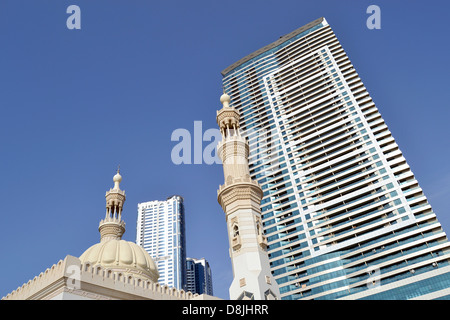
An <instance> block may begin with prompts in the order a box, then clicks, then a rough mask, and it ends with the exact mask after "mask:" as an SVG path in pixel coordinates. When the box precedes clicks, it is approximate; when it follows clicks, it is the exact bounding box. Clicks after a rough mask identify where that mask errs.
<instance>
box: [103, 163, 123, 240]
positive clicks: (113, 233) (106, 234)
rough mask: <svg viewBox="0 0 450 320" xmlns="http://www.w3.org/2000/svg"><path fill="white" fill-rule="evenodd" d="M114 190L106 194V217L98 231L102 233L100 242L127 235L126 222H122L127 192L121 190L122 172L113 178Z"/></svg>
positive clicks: (118, 171) (118, 238)
mask: <svg viewBox="0 0 450 320" xmlns="http://www.w3.org/2000/svg"><path fill="white" fill-rule="evenodd" d="M113 181H114V188H112V189H110V190H109V191H108V192H106V195H105V198H106V216H105V219H103V220H101V221H100V225H99V227H98V231H100V241H101V242H104V241H108V240H113V239H114V240H120V239H121V238H122V235H123V234H124V233H125V222H124V221H123V220H122V209H123V204H124V203H125V191H123V190H120V187H119V184H120V182H121V181H122V176H121V175H120V170H119V169H117V174H116V175H115V176H114V177H113Z"/></svg>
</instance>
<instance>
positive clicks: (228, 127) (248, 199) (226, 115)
mask: <svg viewBox="0 0 450 320" xmlns="http://www.w3.org/2000/svg"><path fill="white" fill-rule="evenodd" d="M220 102H222V104H223V107H222V109H221V110H220V111H217V124H218V125H219V127H220V132H221V133H222V141H221V142H219V144H218V145H217V151H218V154H219V156H220V158H221V159H222V163H223V172H224V178H225V184H223V185H221V186H220V187H219V190H218V192H217V193H218V196H217V198H218V201H219V203H220V205H221V206H222V209H223V211H224V212H225V218H226V221H227V227H228V237H229V242H230V257H231V262H232V266H233V282H232V283H231V286H230V299H231V300H241V299H242V300H247V299H255V300H272V299H280V293H279V289H278V284H277V283H276V281H275V279H274V278H273V276H272V274H271V272H270V264H269V257H268V255H267V239H266V237H265V236H264V234H263V229H262V221H261V208H260V203H261V199H262V196H263V192H262V189H261V187H260V186H259V184H258V183H257V182H256V181H253V180H252V179H251V178H250V171H249V167H248V153H249V147H248V144H247V141H246V140H245V138H244V137H242V136H241V134H240V132H239V112H238V111H237V110H235V109H234V108H232V107H230V106H229V103H230V97H229V96H228V95H227V94H226V93H224V94H223V95H222V96H221V97H220Z"/></svg>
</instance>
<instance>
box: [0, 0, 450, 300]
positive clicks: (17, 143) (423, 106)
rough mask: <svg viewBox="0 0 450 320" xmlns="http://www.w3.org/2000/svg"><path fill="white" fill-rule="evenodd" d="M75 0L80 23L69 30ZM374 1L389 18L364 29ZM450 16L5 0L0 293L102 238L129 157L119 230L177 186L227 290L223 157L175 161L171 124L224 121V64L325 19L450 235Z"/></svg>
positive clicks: (287, 1)
mask: <svg viewBox="0 0 450 320" xmlns="http://www.w3.org/2000/svg"><path fill="white" fill-rule="evenodd" d="M71 4H76V5H78V6H79V7H80V8H81V30H68V29H67V27H66V19H67V17H68V16H69V15H68V14H67V13H66V8H67V7H68V6H69V5H71ZM370 4H376V5H378V6H380V8H381V30H369V29H367V28H366V20H367V18H368V17H369V15H368V14H367V13H366V9H367V7H368V6H369V5H370ZM449 13H450V5H449V4H448V2H446V1H442V0H440V1H434V0H428V1H400V0H398V1H384V0H373V1H365V0H352V1H349V0H340V1H337V0H331V1H300V0H293V1H291V0H277V1H275V0H266V1H261V0H244V1H242V0H239V1H237V0H227V1H217V0H207V1H206V0H205V1H195V0H192V1H181V0H177V1H174V0H171V1H167V0H164V1H162V0H160V1H149V0H145V1H144V0H135V1H128V0H108V1H105V0H95V1H92V0H89V1H85V0H71V1H65V0H39V1H37V0H32V1H31V0H29V1H25V0H2V1H1V2H0V110H1V116H0V121H1V125H0V156H1V157H0V169H1V175H0V177H1V181H0V214H1V219H2V220H1V221H2V222H1V224H0V225H1V232H0V256H1V261H0V296H4V295H6V294H7V293H9V292H11V291H12V290H14V289H16V288H17V287H18V286H21V285H22V284H23V283H25V282H27V281H28V280H29V279H32V278H33V277H35V276H37V275H39V273H40V272H43V271H45V269H46V268H48V267H51V265H52V264H54V263H57V262H58V260H59V259H63V258H64V257H65V256H66V255H68V254H70V255H73V256H80V255H81V254H82V253H83V252H84V250H86V249H87V248H88V247H89V246H91V245H93V244H95V243H97V242H98V241H99V233H98V231H97V227H98V222H99V220H100V219H102V218H103V216H104V213H105V209H104V208H105V198H104V195H105V192H106V190H107V189H109V188H110V187H112V185H113V182H112V177H113V175H114V174H115V170H116V168H117V165H118V164H119V163H120V165H121V173H122V176H123V182H122V184H121V186H122V188H123V189H125V190H126V193H127V201H126V203H125V208H124V213H123V217H124V219H125V221H126V223H127V231H126V233H125V235H124V238H125V239H126V240H129V241H135V234H136V231H135V227H136V218H137V203H139V202H144V201H150V200H163V199H165V198H166V197H167V196H170V195H173V194H180V195H182V196H183V197H184V199H185V206H186V230H187V254H188V256H189V257H195V258H201V257H204V258H206V259H207V260H208V261H209V262H210V264H211V267H212V272H213V281H214V290H215V295H217V296H219V297H222V298H228V286H229V284H230V282H231V279H232V272H231V263H230V260H229V256H228V240H227V234H226V225H225V218H224V214H223V212H222V209H221V207H220V206H219V204H218V203H217V198H216V196H217V193H216V190H217V188H218V186H219V184H222V183H223V176H222V168H221V166H220V165H206V164H203V165H179V166H177V165H174V164H173V163H172V161H171V157H170V153H171V149H172V148H173V147H174V145H175V144H176V143H175V142H172V141H171V134H172V132H173V131H174V130H175V129H177V128H185V129H188V130H189V131H190V132H192V133H193V127H194V121H202V123H203V130H204V131H205V130H206V129H209V128H216V123H215V115H216V110H217V109H219V108H220V107H221V106H220V102H219V97H220V95H221V75H220V71H221V70H222V69H224V68H226V67H227V66H229V65H230V64H232V63H234V62H235V61H237V60H239V59H240V58H242V57H244V56H246V55H247V54H249V53H252V52H253V51H256V50H257V49H259V48H261V47H263V46H265V45H267V44H269V43H271V42H273V41H275V40H277V39H278V38H279V37H280V36H282V35H284V34H287V33H289V32H290V31H293V30H294V29H296V28H298V27H300V26H303V25H304V24H306V23H308V22H310V21H312V20H315V19H317V18H319V17H322V16H323V17H325V18H326V19H327V20H328V22H329V23H330V25H331V27H332V28H333V30H334V32H335V33H336V35H337V37H338V39H339V40H340V41H341V43H342V45H343V47H344V50H345V51H346V52H347V54H348V55H349V57H350V59H351V61H352V63H353V64H354V66H355V68H356V70H357V72H358V73H359V75H360V76H361V78H362V81H363V82H364V84H365V85H366V87H367V89H368V91H369V93H370V94H371V96H372V98H373V99H374V101H375V104H376V105H377V107H378V108H379V110H380V112H381V114H382V116H383V118H384V119H385V121H386V123H387V125H388V126H389V128H390V130H391V132H392V133H393V135H394V138H395V139H396V140H397V143H398V144H399V146H400V148H401V150H402V151H403V153H404V155H405V157H406V159H407V161H408V163H409V165H410V166H411V168H412V170H413V172H414V174H415V175H416V177H417V179H418V180H419V183H420V185H421V187H422V188H423V189H424V192H425V194H426V195H427V197H428V198H429V201H430V202H431V205H432V206H433V208H434V211H435V212H436V213H437V215H438V218H439V220H440V222H441V223H442V224H443V226H444V229H445V230H446V232H450V205H449V202H448V199H449V198H450V162H449V160H448V159H449V158H450V148H449V147H450V145H449V138H450V126H449V125H448V120H449V116H450V111H449V110H450V106H449V101H450V99H449V98H450V97H449V92H450V90H449V84H450V80H449V79H450V78H449V77H448V75H449V71H450V70H449V64H448V56H449V51H450V44H449V38H448V35H449V34H450V26H449V24H448V22H447V20H448V15H449Z"/></svg>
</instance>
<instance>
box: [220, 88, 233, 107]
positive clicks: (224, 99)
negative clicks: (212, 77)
mask: <svg viewBox="0 0 450 320" xmlns="http://www.w3.org/2000/svg"><path fill="white" fill-rule="evenodd" d="M230 100H231V99H230V96H229V95H227V94H226V92H225V89H223V94H222V96H221V97H220V102H221V103H222V104H223V106H224V107H225V108H229V106H230V105H229V104H230Z"/></svg>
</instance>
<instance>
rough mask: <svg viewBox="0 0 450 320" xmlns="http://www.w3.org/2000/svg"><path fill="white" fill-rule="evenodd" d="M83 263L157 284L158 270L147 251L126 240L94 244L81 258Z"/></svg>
mask: <svg viewBox="0 0 450 320" xmlns="http://www.w3.org/2000/svg"><path fill="white" fill-rule="evenodd" d="M80 260H81V263H83V264H84V263H88V262H89V263H90V264H91V265H92V266H95V265H101V266H102V267H104V268H107V269H110V270H112V271H118V272H122V273H123V274H124V275H133V276H136V277H140V278H143V279H146V280H147V279H149V280H151V281H152V282H157V281H158V278H159V273H158V269H157V268H156V266H155V263H154V262H153V259H152V258H151V257H150V255H149V254H148V252H147V251H145V250H144V248H142V247H140V246H138V245H137V244H135V243H133V242H130V241H125V240H109V241H102V242H100V243H97V244H94V245H93V246H91V247H90V248H89V249H87V250H86V251H85V252H84V253H83V254H82V255H81V257H80Z"/></svg>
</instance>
